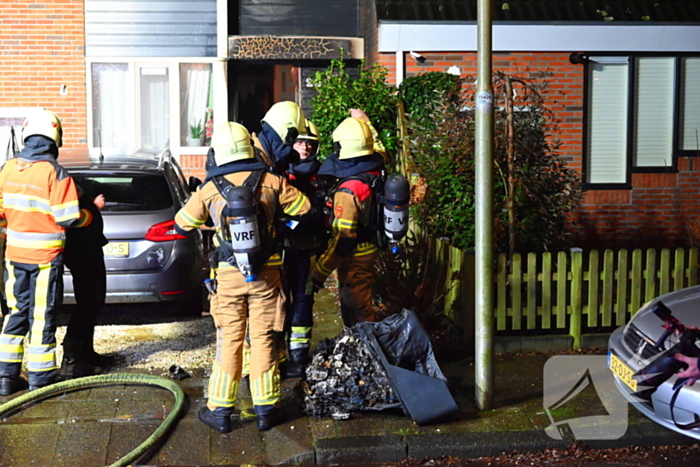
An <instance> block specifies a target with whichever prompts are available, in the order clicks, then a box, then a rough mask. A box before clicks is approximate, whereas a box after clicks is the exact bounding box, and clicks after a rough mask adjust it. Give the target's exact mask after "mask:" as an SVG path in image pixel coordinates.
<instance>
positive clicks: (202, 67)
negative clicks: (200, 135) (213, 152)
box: [180, 63, 212, 146]
mask: <svg viewBox="0 0 700 467" xmlns="http://www.w3.org/2000/svg"><path fill="white" fill-rule="evenodd" d="M211 80H212V67H211V65H210V64H192V63H188V64H182V65H181V68H180V86H181V91H182V92H181V96H182V97H181V101H180V106H181V113H182V115H181V117H180V125H181V128H182V131H181V144H182V145H183V146H184V145H186V144H187V136H189V129H190V127H191V126H195V125H198V124H199V125H201V127H202V128H205V126H206V124H207V121H208V120H209V119H210V117H211V107H210V102H211ZM204 143H205V142H204V139H203V140H202V144H204Z"/></svg>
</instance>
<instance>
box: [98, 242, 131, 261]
mask: <svg viewBox="0 0 700 467" xmlns="http://www.w3.org/2000/svg"><path fill="white" fill-rule="evenodd" d="M102 251H103V252H104V254H105V258H128V257H129V242H109V243H108V244H106V245H105V246H103V247H102Z"/></svg>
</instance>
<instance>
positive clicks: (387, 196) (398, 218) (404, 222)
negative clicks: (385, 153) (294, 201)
mask: <svg viewBox="0 0 700 467" xmlns="http://www.w3.org/2000/svg"><path fill="white" fill-rule="evenodd" d="M352 180H357V181H359V182H361V183H363V184H365V185H367V186H368V187H369V188H370V189H371V190H372V194H373V196H374V197H373V199H372V202H371V206H370V209H371V211H370V216H369V225H367V226H364V225H358V227H357V241H358V242H359V243H365V242H372V243H375V244H376V245H377V246H378V247H379V248H381V249H385V248H387V247H390V248H391V252H392V253H393V254H397V253H398V252H399V247H398V243H399V241H400V240H401V239H403V238H404V237H405V236H406V234H407V233H408V203H409V200H410V187H409V184H408V180H406V177H404V176H403V175H401V174H393V175H391V176H389V177H388V178H387V176H386V172H385V171H384V170H383V169H382V170H381V171H380V172H368V173H363V174H359V175H352V176H350V177H346V178H343V179H341V180H338V181H337V182H336V183H335V184H334V185H333V186H332V187H331V188H330V190H328V192H327V194H326V195H325V204H324V208H323V212H324V214H325V217H326V226H327V227H328V228H330V227H331V226H332V225H333V221H334V219H335V210H334V209H333V198H334V196H335V193H336V192H338V191H341V192H343V191H345V192H347V193H351V194H354V193H352V191H351V190H350V189H346V188H341V185H343V184H344V183H346V182H348V181H352Z"/></svg>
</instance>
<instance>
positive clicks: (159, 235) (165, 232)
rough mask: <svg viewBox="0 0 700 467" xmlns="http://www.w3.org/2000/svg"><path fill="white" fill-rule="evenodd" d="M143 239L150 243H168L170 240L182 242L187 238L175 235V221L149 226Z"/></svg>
mask: <svg viewBox="0 0 700 467" xmlns="http://www.w3.org/2000/svg"><path fill="white" fill-rule="evenodd" d="M144 238H145V239H146V240H150V241H152V242H169V241H171V240H182V239H185V238H187V237H185V236H184V235H180V234H179V233H177V230H175V221H174V220H171V221H165V222H161V223H160V224H156V225H153V226H151V228H150V229H148V232H146V236H145V237H144Z"/></svg>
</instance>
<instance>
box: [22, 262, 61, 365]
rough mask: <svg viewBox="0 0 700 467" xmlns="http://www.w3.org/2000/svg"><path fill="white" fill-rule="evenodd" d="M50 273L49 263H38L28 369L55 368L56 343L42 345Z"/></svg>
mask: <svg viewBox="0 0 700 467" xmlns="http://www.w3.org/2000/svg"><path fill="white" fill-rule="evenodd" d="M50 274H51V265H50V264H41V265H39V274H38V276H37V279H36V287H35V289H34V314H33V315H34V322H33V323H32V329H31V331H30V334H29V350H28V352H27V353H28V355H27V370H28V371H48V370H53V369H55V368H56V343H55V342H54V343H52V344H48V345H42V339H43V335H44V331H45V329H46V310H47V305H48V298H49V297H48V295H49V275H50Z"/></svg>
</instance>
